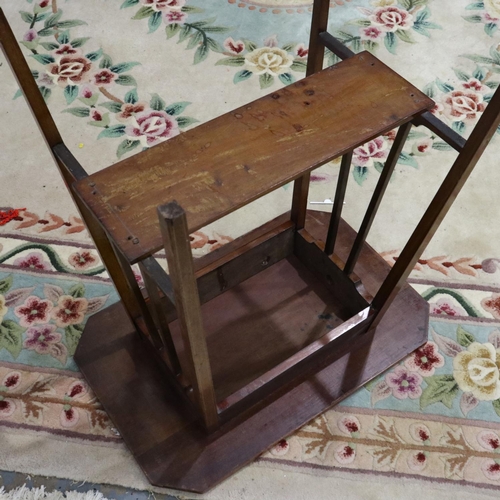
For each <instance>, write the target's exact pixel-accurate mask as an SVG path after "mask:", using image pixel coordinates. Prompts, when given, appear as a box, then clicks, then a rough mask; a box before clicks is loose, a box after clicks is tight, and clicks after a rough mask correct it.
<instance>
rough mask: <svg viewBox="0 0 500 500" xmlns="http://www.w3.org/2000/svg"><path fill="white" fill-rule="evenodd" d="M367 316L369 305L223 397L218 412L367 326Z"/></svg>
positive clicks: (368, 314)
mask: <svg viewBox="0 0 500 500" xmlns="http://www.w3.org/2000/svg"><path fill="white" fill-rule="evenodd" d="M369 316H370V307H366V308H365V309H363V310H362V311H360V312H359V313H358V314H356V315H355V316H353V317H352V318H350V319H348V320H347V321H345V322H344V323H342V324H341V325H339V326H337V327H336V328H334V329H333V330H330V331H329V332H327V333H325V335H323V336H322V337H320V338H319V339H317V340H315V341H314V342H312V343H311V344H309V345H308V346H306V347H304V348H303V349H301V350H300V351H298V352H296V353H295V354H294V355H293V356H290V357H289V358H288V359H286V360H284V361H282V362H281V363H279V364H277V365H276V366H275V367H274V368H271V369H270V370H268V371H267V372H266V373H264V374H262V375H261V376H260V377H258V378H257V379H255V380H253V381H252V382H250V383H249V384H247V385H246V386H245V387H242V388H241V389H239V390H238V391H236V392H234V393H233V394H231V395H230V396H228V397H227V398H225V399H224V400H223V401H221V402H219V403H217V408H218V410H219V412H220V413H222V412H224V411H225V410H227V409H229V408H230V407H231V406H233V405H235V404H237V403H240V402H241V401H243V400H244V398H246V397H247V396H249V395H250V394H252V393H253V392H255V391H256V390H258V389H259V390H260V389H265V386H266V384H269V383H270V382H271V381H273V380H274V379H276V378H277V377H279V376H281V375H284V374H285V372H288V371H290V370H293V369H294V368H297V366H298V365H299V363H304V362H306V361H307V360H308V359H310V358H311V357H312V356H314V355H316V354H318V353H319V352H320V351H321V350H322V349H325V348H327V347H332V348H333V347H334V345H333V344H332V343H333V342H335V341H337V342H338V341H339V340H343V339H341V337H342V336H343V335H346V334H348V333H349V332H351V330H353V329H354V328H358V327H360V325H361V324H362V323H363V325H364V326H366V328H368V321H367V320H368V319H369Z"/></svg>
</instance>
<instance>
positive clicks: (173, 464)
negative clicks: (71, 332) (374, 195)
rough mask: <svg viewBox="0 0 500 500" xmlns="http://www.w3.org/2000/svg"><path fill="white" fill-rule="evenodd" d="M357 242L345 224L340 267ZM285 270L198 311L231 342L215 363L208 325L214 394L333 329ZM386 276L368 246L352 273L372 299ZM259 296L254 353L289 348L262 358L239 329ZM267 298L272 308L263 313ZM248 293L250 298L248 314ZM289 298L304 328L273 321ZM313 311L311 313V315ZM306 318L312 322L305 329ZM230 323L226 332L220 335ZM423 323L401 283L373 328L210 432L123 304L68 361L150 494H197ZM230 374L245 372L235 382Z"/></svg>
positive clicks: (310, 294)
mask: <svg viewBox="0 0 500 500" xmlns="http://www.w3.org/2000/svg"><path fill="white" fill-rule="evenodd" d="M328 220H329V214H326V213H322V212H309V213H308V220H307V225H306V227H307V229H308V231H309V232H310V233H311V234H312V235H313V236H314V237H315V238H316V239H321V238H322V236H323V235H324V234H326V228H327V225H328ZM354 236H355V233H354V231H353V230H352V229H351V228H350V227H349V226H347V224H345V223H344V222H343V223H342V224H341V227H340V231H339V239H338V243H337V247H336V254H337V255H338V256H339V257H340V258H341V259H346V258H347V252H348V250H349V249H350V245H351V244H352V241H353V239H354ZM278 265H281V268H282V269H283V270H285V269H287V273H288V272H289V271H290V269H291V268H295V269H297V263H296V262H294V261H293V259H291V260H285V261H282V262H281V263H278V264H276V265H275V266H278ZM290 266H291V267H290ZM273 267H274V266H273ZM281 268H280V267H276V268H275V269H274V271H271V269H269V271H270V272H274V273H275V278H276V279H272V280H270V279H269V276H267V277H266V272H267V271H266V272H263V273H260V274H258V275H256V276H254V277H252V278H251V279H249V280H247V281H246V282H243V283H242V284H240V285H238V286H237V287H235V288H234V289H232V290H229V291H227V292H226V293H224V294H223V295H221V296H219V297H218V298H217V299H215V300H216V301H217V302H215V301H211V302H208V303H206V304H205V305H204V306H203V307H209V308H210V309H211V317H216V318H217V317H221V316H220V315H224V314H225V315H226V316H227V317H228V318H229V319H228V320H227V321H226V322H225V324H226V328H224V329H223V330H224V331H223V333H219V335H224V336H227V337H228V339H230V344H229V348H226V349H225V350H224V354H223V356H221V354H220V352H221V351H220V349H219V348H217V346H219V347H220V344H221V341H220V337H218V333H217V332H218V331H219V332H220V330H217V329H218V328H219V329H220V326H221V323H222V324H224V320H223V319H222V320H221V321H220V322H217V321H216V322H215V324H214V328H211V327H210V325H206V331H207V342H208V348H209V353H210V360H211V364H212V368H213V371H214V374H216V377H215V379H216V380H217V379H219V380H221V383H220V387H221V389H220V395H221V396H222V397H224V395H225V393H226V390H225V389H224V388H231V390H233V389H234V386H235V384H236V388H237V386H238V385H241V384H242V383H246V382H247V380H248V379H249V377H250V376H253V375H254V374H256V375H258V373H259V372H261V371H262V370H264V369H266V368H267V365H268V364H269V363H270V362H271V361H272V362H276V361H279V359H280V357H283V356H285V357H286V356H289V355H290V354H293V351H294V350H299V349H300V348H301V347H303V345H304V343H306V341H309V342H310V341H312V340H314V337H316V336H317V335H318V332H319V334H322V333H324V330H325V327H326V328H328V324H327V323H328V321H335V318H334V317H333V316H331V315H329V314H321V311H322V310H321V300H324V299H325V297H324V290H319V289H318V288H317V287H316V285H315V284H314V283H312V281H314V280H312V281H311V280H310V277H308V275H307V273H304V272H302V271H301V269H297V273H296V275H295V277H294V280H299V281H300V279H303V280H304V282H303V283H304V284H303V285H301V284H300V283H299V282H296V283H295V284H294V285H293V286H292V285H290V286H286V287H285V286H283V284H282V283H281V282H280V280H279V279H278V278H279V276H280V274H281V273H280V272H279V271H280V269H281ZM388 269H389V267H388V265H387V264H386V263H385V261H384V260H383V259H382V258H381V257H380V256H379V255H378V254H377V253H376V252H375V251H374V250H373V249H371V248H370V247H369V246H368V245H365V246H364V248H363V251H362V253H361V256H360V259H359V261H358V265H357V267H356V269H355V271H356V273H357V274H358V275H359V277H360V278H361V280H362V282H363V285H364V286H365V288H366V290H367V292H368V293H370V294H373V293H374V292H375V291H376V289H377V286H378V284H379V283H380V282H381V281H382V279H383V278H384V277H385V275H386V274H387V272H388ZM293 287H297V290H295V289H294V288H293ZM264 288H265V289H267V290H269V289H271V293H270V294H269V293H268V294H267V295H265V294H264V295H263V296H262V299H260V300H261V301H262V303H261V304H260V305H261V306H263V312H262V314H261V315H260V316H259V317H258V325H259V326H258V328H256V330H255V332H253V334H254V335H255V338H256V340H255V346H258V345H259V346H262V345H264V346H265V345H266V343H265V342H264V343H262V341H261V340H260V339H262V338H266V336H268V338H269V339H271V338H272V335H273V334H274V335H276V334H278V335H281V336H283V339H284V340H285V341H284V342H283V341H281V342H280V343H279V344H276V346H278V345H279V346H285V347H282V349H283V351H280V350H279V349H278V348H277V347H276V346H275V345H270V347H269V351H268V353H267V354H266V352H265V351H262V347H260V349H261V351H262V353H261V354H256V353H255V352H254V351H252V345H253V344H252V338H251V335H252V330H251V328H249V327H248V325H247V323H248V318H249V312H248V311H249V309H248V307H250V309H253V308H255V307H259V303H258V301H259V297H260V295H261V294H260V293H255V291H256V290H257V291H258V290H259V289H264ZM271 296H272V297H274V301H275V306H274V307H270V305H269V297H271ZM249 297H252V301H253V302H252V304H251V306H248V307H247V305H248V301H249ZM280 297H281V298H282V299H283V300H280ZM291 297H292V298H293V299H294V300H297V304H299V303H301V302H303V303H306V304H307V307H305V308H304V311H306V310H307V311H308V318H307V321H306V320H305V322H304V327H303V328H297V324H294V325H290V326H289V325H287V324H280V323H279V318H280V317H281V316H280V315H281V313H280V309H281V308H282V307H283V308H286V307H287V304H288V307H289V304H290V299H291ZM318 297H320V299H321V300H320V299H318ZM255 301H257V303H255ZM318 301H319V302H318ZM212 302H213V303H212ZM238 303H239V304H242V306H241V311H240V313H241V315H242V317H244V318H245V323H244V328H240V329H238V320H237V318H235V317H234V315H235V314H236V315H237V313H238V311H235V307H234V306H235V304H238ZM280 304H281V305H280ZM314 304H316V305H317V306H318V309H317V310H314V311H313V313H312V314H311V307H314ZM215 307H217V310H214V308H215ZM217 311H219V313H218V312H217ZM225 311H227V312H225ZM218 314H219V316H218ZM250 316H251V314H250ZM312 319H315V320H316V323H317V325H313V326H312V327H310V325H309V322H310V321H311V320H312ZM231 324H233V325H234V328H233V329H231V328H229V327H227V325H231ZM306 325H309V327H307V328H306V327H305V326H306ZM427 326H428V305H427V303H426V302H425V301H424V300H423V299H422V298H421V297H420V296H419V295H418V294H417V293H416V292H415V291H414V290H413V289H412V288H410V287H409V286H406V287H405V288H404V289H403V290H402V291H401V292H400V294H399V295H398V297H397V298H396V300H395V301H394V302H393V304H392V306H391V307H390V309H389V311H388V312H387V313H386V314H385V316H384V318H383V320H382V321H381V323H380V324H379V326H378V327H377V329H376V330H375V331H373V330H372V331H369V332H368V333H366V334H364V335H361V336H357V337H356V338H355V341H353V340H352V339H346V340H345V342H340V343H339V344H336V345H335V347H334V349H331V350H330V351H329V353H328V355H327V356H326V357H325V358H324V359H322V361H321V363H320V364H318V363H309V365H307V366H306V367H305V368H304V369H303V370H302V374H301V376H300V377H299V378H296V379H295V380H293V381H292V382H290V383H288V384H287V385H285V386H281V387H279V388H277V389H276V390H275V391H274V392H272V393H271V394H267V395H265V396H264V397H262V398H261V399H260V400H258V401H253V402H252V404H250V405H248V408H247V409H246V411H244V412H243V413H242V414H240V415H238V416H236V417H235V418H233V419H229V420H228V421H226V422H225V423H224V424H223V425H222V426H221V428H220V429H219V430H217V431H216V432H214V433H212V434H207V433H206V432H205V431H204V430H203V429H202V428H201V426H200V425H199V422H197V421H196V416H195V415H194V414H193V413H192V412H191V411H190V410H189V409H188V408H186V406H185V403H184V402H183V401H182V400H181V398H180V397H179V396H178V395H177V393H176V392H175V391H174V390H173V389H172V388H171V387H170V385H169V384H168V382H167V378H166V377H165V374H164V372H163V369H162V368H161V367H160V366H159V365H157V364H156V363H155V362H154V356H153V354H152V353H151V348H150V346H148V345H147V344H146V342H144V341H143V340H141V337H140V336H139V334H138V333H137V332H136V331H135V328H134V326H133V325H132V324H131V323H130V321H129V320H128V318H127V315H126V313H125V311H124V309H123V306H122V305H121V303H117V304H114V305H113V306H110V307H108V308H106V309H105V310H103V311H101V312H99V313H97V314H95V315H94V316H92V317H91V318H90V319H89V321H88V323H87V325H86V328H85V331H84V333H83V335H82V339H81V340H80V344H79V346H78V349H77V352H76V354H75V360H76V362H77V364H78V366H79V368H80V370H81V371H82V373H83V374H84V376H85V378H86V379H87V381H88V383H89V384H90V386H91V387H92V389H93V390H94V392H95V393H96V395H97V397H98V398H99V400H100V401H101V403H102V404H103V406H104V408H105V409H106V411H107V412H108V414H109V415H110V417H111V419H112V421H113V423H114V425H115V426H116V428H117V429H118V430H119V432H120V433H121V435H122V437H123V439H124V440H125V443H126V444H127V446H128V447H129V449H130V451H131V452H132V453H133V455H134V457H135V459H136V460H137V462H138V464H139V465H140V467H141V468H142V470H143V471H144V473H145V474H146V476H147V478H148V480H149V481H150V482H151V483H152V484H154V485H156V486H161V487H169V488H176V489H180V490H187V491H194V492H204V491H207V490H208V489H210V488H212V487H213V486H215V485H216V484H217V483H219V482H220V481H222V480H223V479H224V478H226V477H228V476H229V475H231V474H232V473H234V472H236V471H237V470H238V469H239V468H241V467H242V466H244V465H245V464H247V463H248V462H250V461H251V460H253V459H254V458H256V457H257V456H258V455H259V454H261V453H262V452H263V451H265V450H267V449H268V448H269V447H271V446H272V445H273V444H275V443H276V442H278V441H279V440H281V439H283V438H284V437H286V436H288V435H289V434H291V433H293V432H294V431H295V430H297V429H299V428H300V427H301V426H303V425H304V424H306V423H307V422H309V421H310V420H311V419H312V418H314V417H316V416H317V415H319V414H321V413H322V412H324V411H325V410H326V409H328V408H330V407H331V406H332V405H334V404H336V403H338V402H339V401H341V400H342V399H343V398H345V397H346V396H348V395H349V394H350V393H352V392H353V391H355V390H356V389H357V388H359V387H360V386H361V385H363V384H365V383H366V382H368V381H369V380H370V379H372V378H373V377H375V376H376V375H378V374H379V373H381V372H383V371H384V370H386V369H387V368H389V367H390V366H391V365H393V364H395V363H397V362H398V361H399V360H401V359H402V358H403V357H404V356H406V355H407V354H409V353H410V352H412V351H413V350H414V349H416V348H417V347H419V346H421V345H422V344H423V343H424V342H425V341H426V340H427ZM290 332H292V333H290ZM283 339H282V340H283ZM227 342H228V340H226V341H225V344H226V345H227ZM211 346H213V347H212V349H211ZM276 349H278V350H277V351H276ZM216 352H217V353H218V354H216ZM257 358H258V359H257ZM245 363H246V364H245ZM259 364H260V365H259ZM238 365H242V369H241V370H237V369H236V368H235V367H238ZM252 370H253V371H254V372H255V373H254V374H252ZM238 373H240V374H243V375H242V380H240V381H239V382H238V381H236V382H237V383H236V382H235V377H236V376H237V374H238Z"/></svg>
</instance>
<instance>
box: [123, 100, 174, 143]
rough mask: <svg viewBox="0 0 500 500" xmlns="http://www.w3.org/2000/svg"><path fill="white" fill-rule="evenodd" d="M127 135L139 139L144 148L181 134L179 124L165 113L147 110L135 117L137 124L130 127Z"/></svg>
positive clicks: (127, 129) (126, 130)
mask: <svg viewBox="0 0 500 500" xmlns="http://www.w3.org/2000/svg"><path fill="white" fill-rule="evenodd" d="M125 133H126V134H127V135H128V136H129V137H132V138H134V139H139V140H140V141H141V142H142V143H143V145H144V146H154V145H155V144H158V143H159V142H162V141H164V140H165V139H170V138H171V137H174V136H176V135H178V134H179V126H178V125H177V122H176V121H175V120H174V119H173V118H172V117H171V116H170V115H169V114H167V113H166V112H165V111H155V110H152V109H151V110H147V111H144V112H142V113H137V114H136V115H135V124H134V125H132V124H131V125H129V126H127V127H126V129H125Z"/></svg>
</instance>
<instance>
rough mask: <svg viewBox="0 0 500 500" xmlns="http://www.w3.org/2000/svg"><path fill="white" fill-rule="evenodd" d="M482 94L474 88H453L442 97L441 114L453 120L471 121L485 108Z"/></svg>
mask: <svg viewBox="0 0 500 500" xmlns="http://www.w3.org/2000/svg"><path fill="white" fill-rule="evenodd" d="M483 101H484V99H483V96H482V94H479V93H478V92H475V91H474V90H454V91H452V92H450V93H449V94H446V95H445V96H444V98H443V106H444V109H443V114H444V115H445V116H446V117H447V118H449V119H450V120H451V121H453V122H458V121H468V122H470V121H473V120H475V119H476V118H479V115H480V114H481V113H482V112H483V111H484V109H485V108H486V104H485V103H484V102H483Z"/></svg>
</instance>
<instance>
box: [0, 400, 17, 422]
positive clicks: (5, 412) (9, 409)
mask: <svg viewBox="0 0 500 500" xmlns="http://www.w3.org/2000/svg"><path fill="white" fill-rule="evenodd" d="M15 411H16V403H14V401H13V400H12V399H2V400H1V401H0V417H3V418H8V417H10V416H11V415H12V414H13V413H14V412H15Z"/></svg>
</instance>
